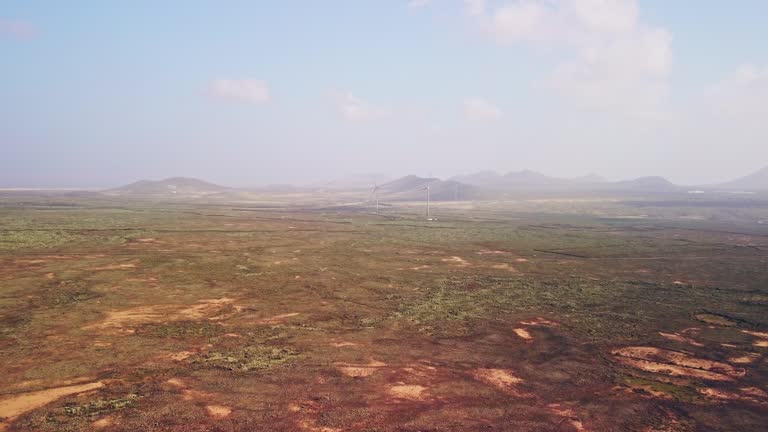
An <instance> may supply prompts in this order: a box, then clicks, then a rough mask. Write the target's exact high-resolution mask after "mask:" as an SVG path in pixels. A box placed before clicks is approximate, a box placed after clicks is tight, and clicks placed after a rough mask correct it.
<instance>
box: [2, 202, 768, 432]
mask: <svg viewBox="0 0 768 432" xmlns="http://www.w3.org/2000/svg"><path fill="white" fill-rule="evenodd" d="M82 204H83V206H84V207H83V208H75V209H66V210H61V209H50V208H46V209H45V210H35V209H30V208H28V206H27V207H23V208H22V207H16V206H13V205H8V206H6V207H2V208H0V223H2V227H3V228H2V230H0V358H2V359H3V360H2V362H0V372H1V373H0V430H6V431H89V430H103V431H136V430H141V431H180V432H181V431H254V430H265V431H266V430H268V431H310V432H312V431H319V432H337V431H339V432H340V431H361V432H362V431H369V432H370V431H414V432H415V431H644V432H651V431H747V430H749V431H757V430H765V429H766V425H768V387H767V386H768V270H766V269H768V227H765V226H763V227H762V228H755V226H751V225H750V226H748V225H744V224H737V223H730V224H728V225H727V226H724V225H723V224H722V223H718V224H713V223H710V222H707V220H701V219H686V220H684V221H678V222H676V225H670V222H668V221H666V220H665V221H660V220H657V219H654V218H653V217H650V216H649V217H647V218H642V219H629V220H627V219H605V218H602V217H593V216H589V215H586V216H585V215H583V214H582V215H569V214H551V213H531V212H511V211H507V210H504V209H502V208H497V207H493V208H489V209H486V210H482V211H481V210H477V209H476V210H472V207H467V208H463V209H460V210H453V211H452V210H451V209H449V208H440V209H438V210H437V211H439V212H442V214H441V215H440V217H439V218H438V220H437V221H431V222H427V221H424V220H423V218H420V217H417V216H415V215H413V214H410V213H408V211H404V212H403V213H402V214H399V215H396V216H397V217H376V216H374V215H366V214H361V213H337V212H324V211H302V210H300V209H295V210H283V211H264V210H253V209H251V210H248V211H243V210H242V208H241V206H238V207H233V206H224V205H216V206H213V205H211V206H203V205H196V206H192V205H180V204H176V205H159V204H155V205H149V204H141V203H120V205H106V204H104V203H98V205H96V204H92V203H91V204H89V203H82ZM536 205H537V206H538V205H542V204H541V203H536ZM568 205H571V203H569V204H568ZM465 207H466V206H465ZM622 211H623V212H625V211H626V209H622ZM644 211H646V212H649V214H650V211H648V210H647V209H644ZM761 229H762V231H761Z"/></svg>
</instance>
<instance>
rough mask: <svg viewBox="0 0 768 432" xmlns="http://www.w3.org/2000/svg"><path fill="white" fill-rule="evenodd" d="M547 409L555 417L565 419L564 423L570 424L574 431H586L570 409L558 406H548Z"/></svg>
mask: <svg viewBox="0 0 768 432" xmlns="http://www.w3.org/2000/svg"><path fill="white" fill-rule="evenodd" d="M548 407H549V409H550V410H552V413H553V414H555V415H558V416H560V417H565V419H564V420H565V421H566V422H567V423H568V424H570V425H571V426H572V427H573V428H574V429H576V430H577V431H578V432H585V431H586V430H587V429H586V428H585V427H584V424H583V423H582V422H581V420H580V419H579V417H578V416H576V415H575V414H574V412H573V410H572V409H570V408H562V407H561V406H560V404H556V403H555V404H550V405H548Z"/></svg>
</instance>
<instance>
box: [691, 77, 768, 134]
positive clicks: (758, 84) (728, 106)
mask: <svg viewBox="0 0 768 432" xmlns="http://www.w3.org/2000/svg"><path fill="white" fill-rule="evenodd" d="M766 100H768V66H762V67H761V66H756V65H751V64H747V65H742V66H739V67H738V68H736V70H735V71H734V72H733V73H732V74H731V75H730V76H729V77H727V78H725V79H724V80H722V81H720V82H718V83H716V84H715V85H713V86H711V87H710V88H709V90H708V91H707V94H706V97H705V101H704V103H703V105H704V106H706V107H708V108H709V111H710V112H711V113H713V114H718V115H725V116H728V117H735V118H736V119H738V120H739V121H745V120H754V121H755V122H756V123H760V124H762V125H765V130H766V131H768V124H766V123H765V119H766V118H768V104H766V103H765V101H766Z"/></svg>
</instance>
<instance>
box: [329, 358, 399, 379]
mask: <svg viewBox="0 0 768 432" xmlns="http://www.w3.org/2000/svg"><path fill="white" fill-rule="evenodd" d="M385 366H387V364H386V363H383V362H380V361H378V360H371V361H370V362H368V364H364V365H350V364H341V365H340V366H338V368H339V371H340V372H341V373H343V374H344V375H346V376H348V377H352V378H363V377H367V376H371V375H373V374H374V373H376V371H378V370H379V369H381V368H383V367H385Z"/></svg>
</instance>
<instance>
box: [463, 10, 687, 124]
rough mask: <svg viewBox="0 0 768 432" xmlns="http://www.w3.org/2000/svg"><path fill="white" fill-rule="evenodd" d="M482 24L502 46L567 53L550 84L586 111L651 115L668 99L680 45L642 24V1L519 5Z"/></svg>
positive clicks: (487, 16) (485, 17)
mask: <svg viewBox="0 0 768 432" xmlns="http://www.w3.org/2000/svg"><path fill="white" fill-rule="evenodd" d="M477 19H478V20H479V22H480V23H481V25H482V26H483V28H484V29H485V31H486V32H487V33H488V34H490V36H491V37H493V38H494V39H495V40H497V41H498V42H499V43H501V44H521V43H522V44H533V45H546V46H553V47H559V48H564V49H566V50H567V52H568V53H570V54H569V55H570V56H571V59H569V60H568V61H564V62H562V63H561V64H560V65H558V66H557V67H556V68H555V70H554V71H553V72H552V74H551V75H550V76H549V77H548V78H547V79H546V80H545V81H546V82H547V83H548V84H549V85H550V87H551V88H552V89H554V90H556V91H558V92H559V93H561V94H562V95H564V96H566V97H569V98H571V99H573V100H575V101H576V102H577V103H579V104H582V105H585V106H593V107H601V108H616V107H617V106H623V107H627V108H635V107H637V106H642V107H643V109H646V108H648V107H649V105H653V104H656V103H658V102H660V101H661V100H662V99H663V98H664V96H665V94H666V84H667V82H666V76H667V72H668V71H669V68H670V65H671V62H672V48H671V45H672V37H671V35H670V33H669V32H668V31H666V30H665V29H662V28H655V27H651V26H648V25H646V24H644V23H642V22H641V21H640V19H639V10H638V7H637V3H636V1H635V0H559V1H554V2H552V1H547V0H516V1H512V2H509V3H507V4H505V5H503V6H501V7H499V8H497V9H496V10H493V11H485V12H483V13H482V14H480V15H477Z"/></svg>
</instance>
